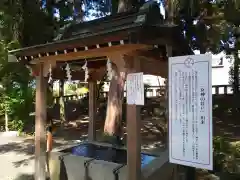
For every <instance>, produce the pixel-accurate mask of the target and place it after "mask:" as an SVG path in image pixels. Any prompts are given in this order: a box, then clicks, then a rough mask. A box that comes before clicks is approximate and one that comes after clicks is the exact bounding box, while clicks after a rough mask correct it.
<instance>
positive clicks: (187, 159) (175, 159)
mask: <svg viewBox="0 0 240 180" xmlns="http://www.w3.org/2000/svg"><path fill="white" fill-rule="evenodd" d="M211 87H212V86H211V56H210V55H194V56H181V57H172V58H170V59H169V132H170V133H169V141H170V142H169V144H170V145H169V148H170V162H172V163H177V164H182V165H187V166H193V167H198V168H205V169H212V94H211V93H212V91H211V90H212V89H211Z"/></svg>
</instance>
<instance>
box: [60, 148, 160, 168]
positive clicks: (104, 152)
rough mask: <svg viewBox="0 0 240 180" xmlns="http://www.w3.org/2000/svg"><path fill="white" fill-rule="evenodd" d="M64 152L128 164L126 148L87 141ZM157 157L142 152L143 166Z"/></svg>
mask: <svg viewBox="0 0 240 180" xmlns="http://www.w3.org/2000/svg"><path fill="white" fill-rule="evenodd" d="M62 152H65V153H71V154H73V155H76V156H84V157H89V158H94V159H97V160H103V161H109V162H114V163H118V164H127V151H126V150H124V149H117V148H112V147H106V146H100V145H96V144H91V143H85V144H80V145H78V146H74V147H72V148H69V149H65V150H63V151H62ZM155 158H156V156H152V155H148V154H144V153H141V165H142V167H144V166H145V165H147V164H148V163H150V162H151V161H152V160H154V159H155Z"/></svg>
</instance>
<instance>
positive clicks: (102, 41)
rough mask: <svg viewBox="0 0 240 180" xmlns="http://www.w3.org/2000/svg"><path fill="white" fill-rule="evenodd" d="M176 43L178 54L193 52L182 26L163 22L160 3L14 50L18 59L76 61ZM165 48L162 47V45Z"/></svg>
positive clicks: (75, 25) (80, 25)
mask: <svg viewBox="0 0 240 180" xmlns="http://www.w3.org/2000/svg"><path fill="white" fill-rule="evenodd" d="M166 44H169V45H171V46H173V48H174V49H175V51H176V53H177V54H187V53H189V52H187V51H190V50H189V48H188V47H187V45H186V44H185V41H184V38H183V35H182V33H181V31H180V29H179V27H178V26H175V25H174V26H173V25H167V24H164V23H163V18H162V15H161V14H160V9H159V7H158V5H156V4H151V5H148V6H146V5H145V6H143V7H142V8H140V10H139V11H135V12H128V13H123V14H118V15H115V16H107V17H105V18H101V19H97V20H93V21H90V22H84V23H78V24H72V25H70V26H68V27H67V28H66V29H65V30H64V32H63V33H62V34H61V35H60V36H59V37H58V38H57V40H56V41H53V42H50V43H46V44H40V45H36V46H31V47H25V48H21V49H17V50H13V51H11V52H10V53H11V54H13V55H15V56H16V57H17V59H18V61H23V62H25V63H27V64H31V63H32V62H33V60H34V61H35V63H37V62H38V61H41V62H42V61H45V60H47V61H49V60H51V59H53V58H54V59H55V60H56V61H72V60H79V59H84V60H85V59H88V58H94V57H102V56H108V51H134V50H141V49H144V50H148V49H149V50H151V49H153V48H156V47H157V46H158V47H159V46H163V47H164V46H165V45H166ZM160 49H162V48H160Z"/></svg>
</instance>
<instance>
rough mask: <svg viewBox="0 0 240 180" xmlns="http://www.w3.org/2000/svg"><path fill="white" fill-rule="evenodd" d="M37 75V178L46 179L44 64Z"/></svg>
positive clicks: (36, 179)
mask: <svg viewBox="0 0 240 180" xmlns="http://www.w3.org/2000/svg"><path fill="white" fill-rule="evenodd" d="M38 70H39V74H38V76H37V77H36V102H35V113H36V117H35V180H46V172H45V165H46V131H45V125H46V115H47V106H46V98H47V97H46V81H45V79H44V76H43V64H39V65H38Z"/></svg>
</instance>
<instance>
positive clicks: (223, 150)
mask: <svg viewBox="0 0 240 180" xmlns="http://www.w3.org/2000/svg"><path fill="white" fill-rule="evenodd" d="M213 148H214V160H215V170H216V171H224V172H236V171H237V169H238V167H237V166H238V165H239V163H240V162H239V160H238V159H239V158H240V142H239V141H236V142H234V143H231V142H229V140H228V139H226V138H224V137H219V136H218V137H215V138H214V140H213Z"/></svg>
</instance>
